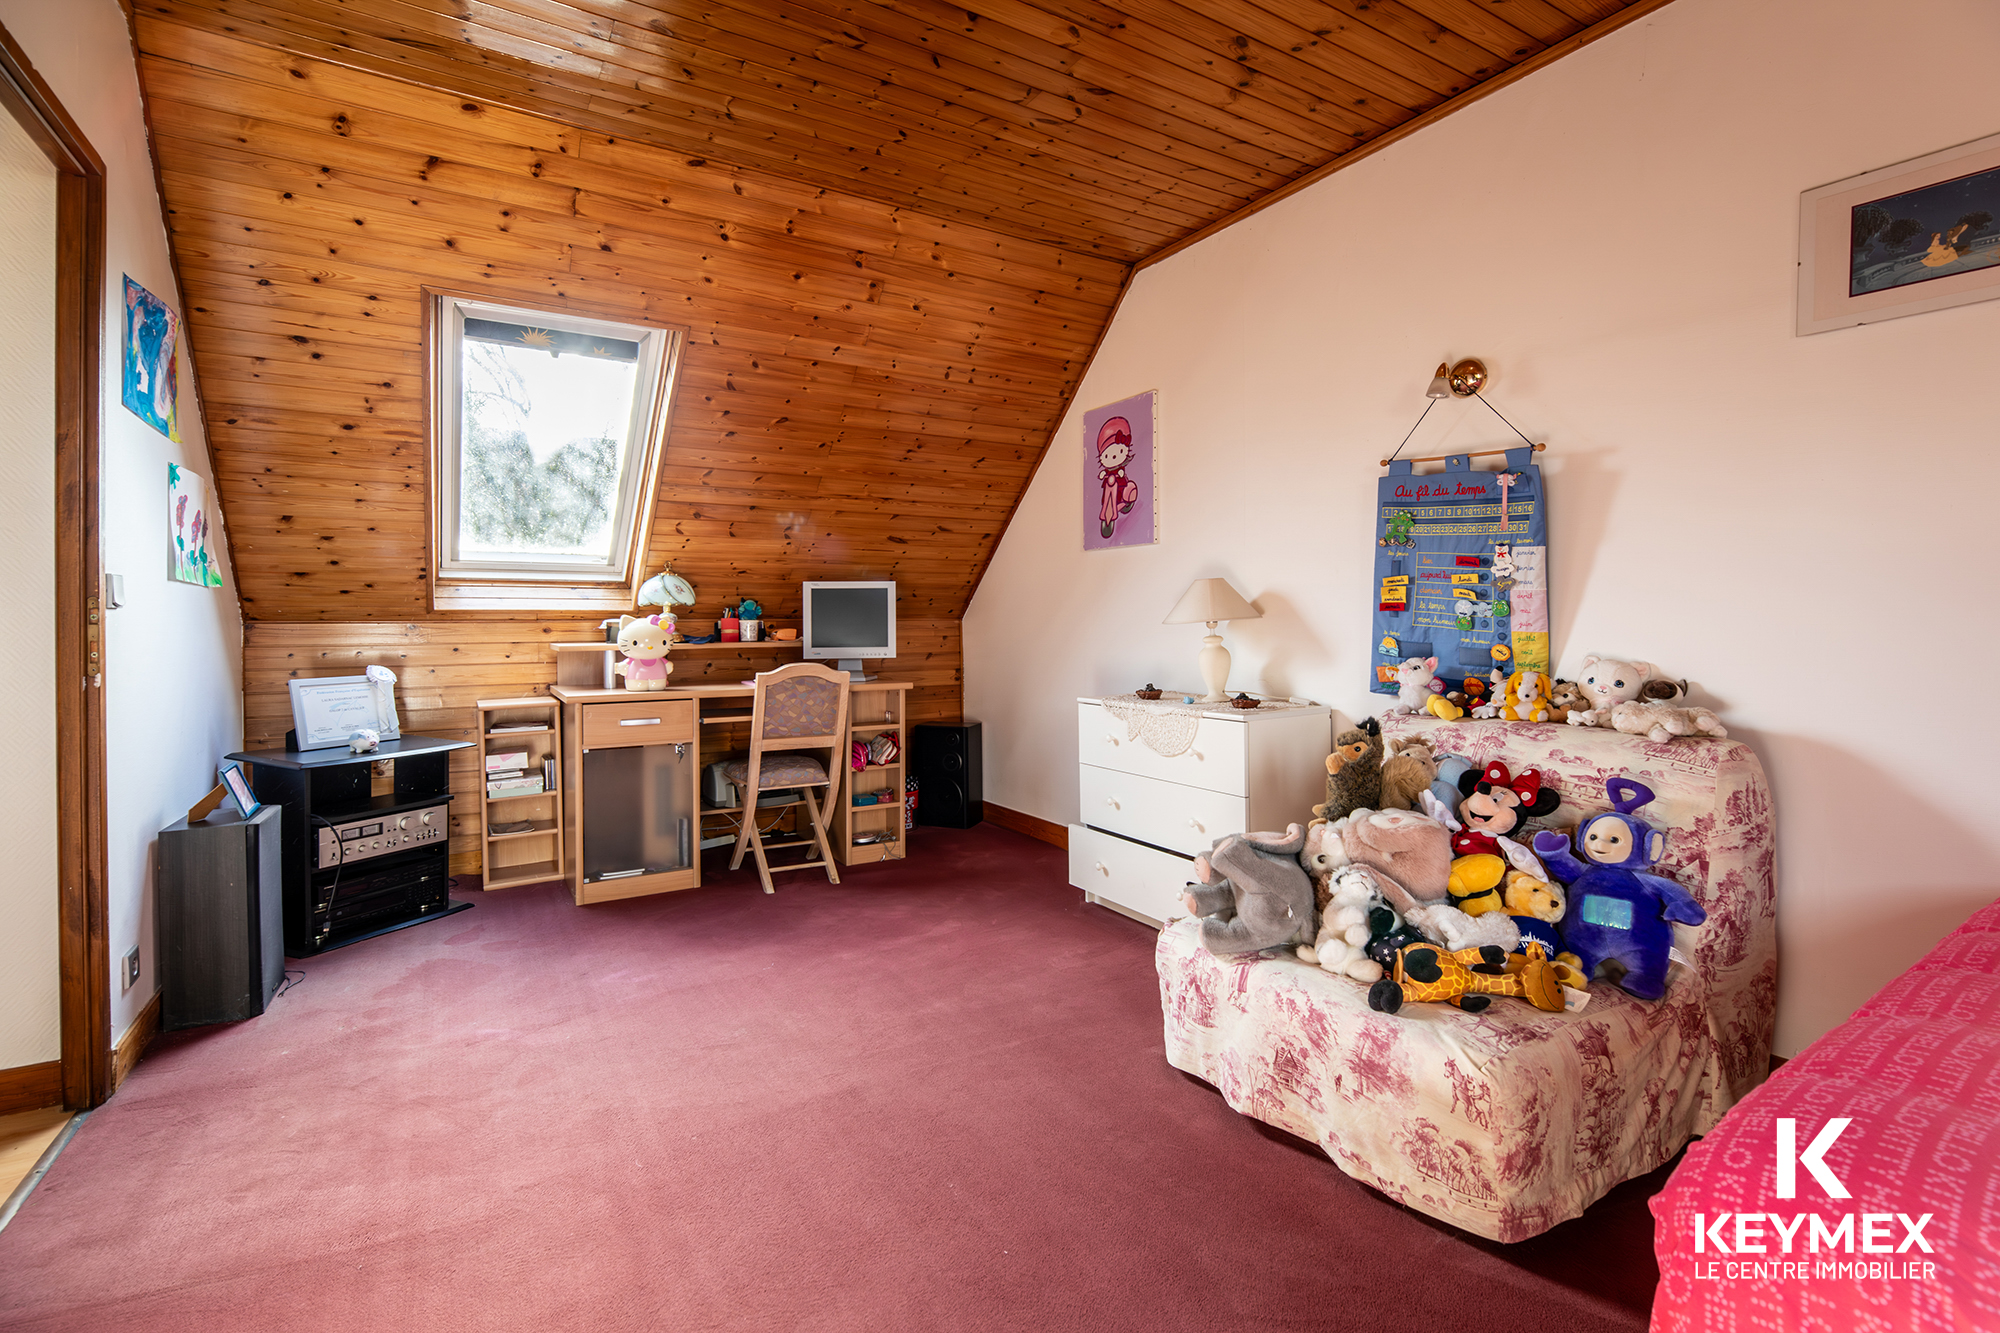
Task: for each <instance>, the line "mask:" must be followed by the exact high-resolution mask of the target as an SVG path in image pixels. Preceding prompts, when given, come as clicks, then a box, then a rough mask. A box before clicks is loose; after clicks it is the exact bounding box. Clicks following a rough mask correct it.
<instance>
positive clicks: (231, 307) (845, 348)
mask: <svg viewBox="0 0 2000 1333" xmlns="http://www.w3.org/2000/svg"><path fill="white" fill-rule="evenodd" d="M1658 2H1659V0H1639V5H1638V8H1640V9H1645V8H1651V7H1652V6H1653V5H1654V4H1656V3H1658ZM1626 8H1627V6H1626V4H1625V3H1623V0H1257V2H1256V3H1250V2H1249V0H1209V2H1208V3H1201V4H1186V3H1176V2H1175V0H1034V3H1028V0H990V3H983V4H981V6H980V7H979V10H978V11H977V12H973V11H969V10H965V9H960V8H955V7H952V6H950V5H947V4H943V3H939V2H938V0H868V2H862V0H700V2H696V0H681V2H679V3H666V2H665V0H653V2H652V3H641V2H639V0H264V2H263V3H258V2H256V0H137V8H136V12H135V28H136V33H137V37H138V42H139V46H140V51H141V76H142V82H143V86H144V89H145V93H146V97H147V103H148V109H149V114H150V117H151V122H152V125H153V127H154V133H155V144H154V146H155V151H156V155H157V160H158V164H159V169H160V174H161V182H162V186H163V193H164V197H165V201H166V204H167V207H168V210H169V219H168V221H169V226H170V228H171V232H172V240H173V246H174V253H175V256H176V262H177V264H178V266H179V270H180V276H181V282H182V287H183V294H184V299H185V301H186V304H187V306H188V310H187V312H186V316H187V325H188V328H189V333H190V340H191V344H192V348H193V356H194V362H195V367H196V370H197V374H198V382H199V386H200V390H201V396H202V400H203V407H204V411H205V415H206V420H207V425H208V432H209V440H210V447H211V450H212V452H213V455H214V462H215V470H216V482H217V486H218V488H219V490H220V493H221V496H222V503H223V513H224V516H225V519H226V522H227V531H228V535H229V538H230V543H231V547H232V553H233V555H234V558H235V568H236V574H237V578H238V581H239V584H240V586H241V592H242V598H243V606H244V612H245V614H246V615H247V616H248V617H250V618H252V619H262V620H337V621H369V620H416V619H425V618H429V616H430V614H431V613H430V612H429V610H428V596H427V590H426V587H425V578H426V574H425V548H424V514H425V505H426V482H425V443H424V438H423V429H424V417H423V363H422V323H421V308H420V300H419V292H420V288H421V287H422V286H423V285H424V284H426V283H428V284H433V285H441V286H448V287H453V288H456V289H460V290H465V291H472V292H476V293H480V294H486V295H490V296H492V297H495V298H497V299H507V300H516V301H523V302H530V303H537V304H542V305H547V306H553V307H559V308H564V307H566V308H575V309H578V310H582V311H589V312H597V313H603V314H606V315H610V316H613V317H620V318H634V319H650V320H655V321H660V322H669V323H677V324H683V325H686V326H689V327H691V328H692V329H693V330H694V338H693V345H692V347H691V349H690V351H689V353H688V355H687V359H686V361H685V363H684V370H683V374H682V378H681V385H680V390H679V394H678V398H677V402H676V404H675V408H674V414H673V424H672V431H671V435H670V437H669V439H668V442H667V448H666V455H665V463H664V472H663V476H662V484H661V487H660V491H659V497H660V498H659V502H658V509H657V511H656V521H655V535H654V541H653V549H652V553H651V554H652V560H651V565H652V567H657V566H658V564H659V563H660V562H661V561H662V560H664V559H667V558H669V557H671V558H672V559H673V562H674V566H675V568H676V569H677V570H680V571H681V572H683V573H686V574H687V575H689V576H690V577H691V578H692V579H693V580H694V582H695V583H696V585H697V587H698V588H699V589H700V590H701V592H702V594H703V602H704V605H703V606H702V607H700V608H698V610H699V611H700V612H702V613H705V614H708V615H713V614H714V611H715V609H716V608H717V607H719V605H720V604H721V603H722V601H724V600H725V599H729V598H733V597H735V596H738V595H746V594H747V595H752V596H756V597H758V598H759V599H760V600H763V601H764V602H765V603H766V605H767V607H769V608H771V611H772V614H775V615H780V616H783V615H795V614H797V602H798V583H799V581H800V580H801V579H804V578H813V577H822V578H840V577H857V578H858V577H877V578H879V577H893V578H896V579H897V580H898V581H899V584H900V586H901V591H902V596H903V599H904V600H903V605H904V611H903V613H904V614H905V615H906V616H910V617H912V618H952V617H956V616H958V615H960V614H962V612H963V610H964V607H965V604H966V602H967V601H968V600H969V598H970V596H971V594H972V591H973V588H974V586H975V585H976V582H977V579H978V575H979V573H980V571H981V570H982V569H983V568H984V565H985V562H986V560H987V558H988V557H989V556H990V554H991V551H992V549H993V546H994V543H995V542H996V541H997V539H998V535H999V533H1000V531H1001V529H1002V528H1003V527H1004V525H1005V522H1006V519H1007V517H1008V515H1009V514H1010V513H1011V512H1012V510H1013V507H1014V505H1015V503H1016V502H1017V500H1018V498H1019V496H1020V494H1021V492H1022V490H1023V489H1024V488H1025V486H1026V484H1027V481H1028V478H1029V477H1030V476H1031V475H1032V473H1033V471H1034V469H1035V466H1036V464H1037V462H1038V461H1039V459H1040V457H1041V454H1042V452H1043V450H1044V448H1045V446H1046V445H1047V443H1048V434H1049V432H1050V431H1051V429H1052V428H1053V427H1054V425H1055V423H1056V422H1057V421H1058V420H1059V419H1060V417H1061V414H1062V411H1063V407H1064V405H1065V403H1066V402H1067V400H1068V398H1069V396H1070V395H1071V393H1072V392H1073V391H1074V389H1075V387H1076V384H1077V382H1078V380H1079V378H1080V376H1081V373H1082V370H1083V366H1084V364H1085V361H1086V359H1087V357H1088V354H1089V351H1090V349H1091V347H1092V346H1093V345H1094V344H1095V341H1096V339H1097V337H1098V336H1099V334H1100V332H1101V331H1102V329H1103V327H1104V325H1105V323H1106V321H1107V320H1108V318H1109V316H1110V312H1111V310H1112V307H1113V305H1114V303H1115V301H1116V298H1117V295H1118V292H1119V291H1120V289H1121V287H1122V284H1123V283H1124V281H1125V279H1126V277H1127V275H1128V273H1129V271H1130V268H1131V266H1132V265H1133V264H1134V263H1135V262H1137V261H1142V260H1144V259H1145V258H1146V257H1147V256H1149V255H1155V254H1158V253H1159V252H1160V251H1161V250H1163V249H1165V248H1166V247H1169V246H1171V245H1172V244H1174V243H1175V242H1176V241H1178V240H1181V239H1184V238H1186V237H1187V236H1189V235H1190V234H1192V233H1194V232H1196V231H1198V230H1200V229H1201V228H1203V227H1205V226H1208V225H1211V224H1213V223H1215V222H1216V221H1217V220H1219V219H1222V218H1224V217H1226V216H1228V215H1229V214H1231V213H1233V212H1235V211H1236V210H1239V209H1241V208H1243V207H1244V206H1245V205H1248V204H1253V203H1254V201H1256V200H1257V199H1259V198H1260V197H1265V196H1268V195H1269V194H1270V193H1271V192H1272V191H1274V190H1278V189H1281V188H1282V187H1283V186H1285V185H1286V183H1287V182H1292V181H1296V180H1297V179H1299V178H1300V177H1301V176H1303V175H1306V174H1308V173H1311V172H1313V171H1314V170H1315V169H1320V168H1324V167H1325V166H1326V164H1328V163H1329V162H1333V161H1335V160H1337V159H1338V158H1339V157H1340V156H1341V155H1342V154H1345V153H1349V152H1352V151H1354V150H1355V149H1356V148H1357V147H1358V146H1363V145H1366V144H1369V143H1371V142H1373V141H1375V140H1376V139H1378V138H1379V137H1380V136H1382V135H1384V134H1385V133H1387V132H1389V131H1391V130H1393V129H1394V128H1395V127H1397V126H1399V125H1404V124H1406V123H1408V122H1410V121H1411V120H1412V119H1413V118H1415V117H1418V116H1421V115H1423V114H1425V113H1427V112H1432V113H1434V112H1436V110H1437V109H1438V108H1440V107H1442V106H1444V105H1445V104H1446V103H1448V102H1449V101H1450V100H1451V99H1452V98H1454V97H1460V96H1464V95H1466V94H1467V92H1468V90H1471V89H1474V88H1476V86H1477V85H1479V84H1480V83H1481V82H1482V81H1484V80H1488V79H1492V78H1494V77H1495V76H1497V75H1500V74H1502V73H1503V72H1504V71H1506V70H1508V69H1509V68H1510V67H1512V66H1515V65H1517V64H1519V63H1520V62H1523V61H1527V60H1531V59H1533V58H1535V57H1537V56H1538V55H1539V54H1541V53H1544V52H1547V51H1549V49H1550V48H1551V47H1553V46H1555V45H1556V44H1558V43H1563V42H1565V41H1574V40H1575V39H1576V38H1577V37H1578V35H1579V34H1580V33H1581V34H1585V35H1586V36H1587V35H1588V33H1587V31H1586V30H1587V29H1588V28H1589V26H1590V25H1592V24H1600V23H1603V22H1605V21H1607V20H1612V19H1613V18H1614V16H1615V15H1617V14H1618V13H1619V12H1620V11H1621V10H1625V9H1626Z"/></svg>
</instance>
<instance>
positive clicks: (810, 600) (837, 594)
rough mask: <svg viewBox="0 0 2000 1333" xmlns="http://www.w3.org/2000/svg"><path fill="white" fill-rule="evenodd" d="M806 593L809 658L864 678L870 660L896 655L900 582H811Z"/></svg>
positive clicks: (806, 587)
mask: <svg viewBox="0 0 2000 1333" xmlns="http://www.w3.org/2000/svg"><path fill="white" fill-rule="evenodd" d="M804 590H805V599H804V600H805V622H806V623H805V655H806V656H807V657H809V658H813V657H816V658H821V659H831V660H832V661H833V664H834V666H835V668H836V669H838V670H841V671H847V672H851V673H853V674H855V675H859V674H860V673H861V670H862V667H863V664H864V663H865V662H866V660H867V659H869V658H883V657H894V656H895V655H896V585H895V583H894V581H892V580H886V579H885V580H882V581H880V582H873V583H807V584H805V585H804Z"/></svg>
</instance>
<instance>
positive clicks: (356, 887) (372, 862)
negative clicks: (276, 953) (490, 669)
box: [229, 736, 472, 958]
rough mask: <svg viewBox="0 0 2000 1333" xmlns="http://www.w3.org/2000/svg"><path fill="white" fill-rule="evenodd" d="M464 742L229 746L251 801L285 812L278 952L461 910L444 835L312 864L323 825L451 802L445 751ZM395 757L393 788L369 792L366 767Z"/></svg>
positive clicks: (306, 952)
mask: <svg viewBox="0 0 2000 1333" xmlns="http://www.w3.org/2000/svg"><path fill="white" fill-rule="evenodd" d="M471 745H472V742H470V741H455V740H448V739H446V738H445V737H442V736H403V737H401V738H400V739H397V740H385V741H383V742H382V748H381V749H379V750H377V751H375V752H374V753H373V754H350V753H348V751H347V749H346V747H344V746H343V747H341V748H339V749H329V750H303V751H301V750H254V751H251V752H249V753H245V754H232V755H230V756H229V758H231V759H235V760H240V761H242V763H244V764H245V765H247V766H248V768H249V769H250V781H251V785H252V787H253V788H254V789H255V791H256V793H257V799H258V800H259V801H262V802H264V803H265V804H266V805H276V806H281V807H283V809H284V812H285V818H284V831H283V834H282V838H281V845H282V853H281V858H280V859H281V863H282V866H283V870H284V907H285V954H286V956H288V957H291V958H309V957H311V956H312V955H314V954H316V953H325V952H326V951H327V950H328V949H338V948H340V947H341V946H342V945H345V944H354V943H357V942H359V941H361V940H365V939H371V938H373V937H374V936H376V935H386V934H387V933H388V932H390V931H392V930H401V929H403V928H404V927H406V926H414V925H419V924H421V923H423V922H425V921H435V920H437V919H438V918H439V917H444V916H449V915H451V914H452V913H453V912H463V911H465V910H466V909H468V908H470V907H471V906H472V904H471V903H455V902H453V901H451V898H450V896H449V892H448V891H449V889H450V887H451V840H450V839H449V838H441V839H439V840H438V841H436V842H434V843H430V844H428V845H425V846H421V847H412V848H411V849H410V850H408V851H403V852H397V853H395V854H393V855H384V856H379V857H374V858H371V859H369V860H366V861H362V862H358V863H355V864H351V865H346V866H329V867H326V868H324V869H322V868H319V867H317V866H316V865H315V861H316V856H315V853H314V848H315V847H316V845H317V840H318V834H319V830H320V829H321V828H323V827H325V826H326V825H327V824H340V823H345V822H347V821H349V820H355V819H363V818H373V817H375V816H392V815H396V814H399V813H401V812H403V811H410V810H418V809H421V808H423V807H425V806H433V805H439V804H442V803H445V802H448V801H450V800H451V752H452V751H453V750H464V749H469V748H471ZM383 759H389V760H393V761H394V762H395V773H396V778H395V782H396V789H395V791H394V792H393V793H392V794H388V795H383V796H371V795H370V794H369V790H370V785H371V784H370V780H369V766H370V765H372V764H374V763H375V762H377V761H378V760H383Z"/></svg>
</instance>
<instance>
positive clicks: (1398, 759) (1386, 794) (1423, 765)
mask: <svg viewBox="0 0 2000 1333" xmlns="http://www.w3.org/2000/svg"><path fill="white" fill-rule="evenodd" d="M1437 772H1438V766H1437V759H1436V758H1435V757H1434V754H1433V752H1432V750H1431V743H1430V739H1429V738H1428V737H1425V736H1412V737H1410V738H1409V739H1408V740H1400V741H1395V742H1392V743H1391V744H1390V746H1389V757H1388V758H1387V759H1384V760H1383V761H1382V787H1381V803H1380V805H1379V807H1378V808H1380V809H1383V810H1414V809H1416V808H1417V795H1418V793H1419V792H1421V791H1423V790H1424V788H1426V787H1428V786H1430V785H1431V783H1432V781H1434V780H1435V779H1436V778H1437Z"/></svg>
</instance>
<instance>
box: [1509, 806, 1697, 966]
mask: <svg viewBox="0 0 2000 1333" xmlns="http://www.w3.org/2000/svg"><path fill="white" fill-rule="evenodd" d="M1604 789H1605V792H1606V794H1608V795H1609V796H1610V797H1611V807H1612V808H1611V809H1610V810H1609V811H1608V812H1606V813H1604V814H1601V815H1592V816H1591V817H1590V818H1589V819H1586V820H1584V821H1583V823H1582V825H1581V826H1580V827H1578V829H1577V831H1576V852H1577V854H1576V855H1571V853H1570V849H1569V842H1568V840H1567V839H1566V838H1564V837H1563V835H1562V834H1560V833H1550V832H1543V833H1537V834H1536V835H1535V854H1536V855H1537V856H1539V857H1541V858H1542V863H1543V864H1544V865H1546V866H1547V867H1548V869H1549V873H1550V874H1551V875H1553V876H1555V878H1556V879H1558V880H1560V881H1562V882H1563V883H1564V884H1566V885H1567V886H1568V887H1569V906H1568V908H1567V909H1566V910H1565V911H1564V912H1563V916H1562V922H1561V924H1560V925H1559V927H1558V929H1559V930H1560V932H1561V934H1562V939H1563V943H1564V944H1565V945H1567V946H1568V947H1569V950H1570V952H1571V953H1574V954H1575V955H1576V956H1577V959H1578V962H1579V964H1580V965H1581V967H1582V969H1583V974H1584V976H1585V977H1589V976H1590V975H1592V974H1593V973H1595V972H1596V971H1597V965H1598V964H1599V963H1602V962H1605V961H1607V960H1616V961H1617V962H1619V963H1622V964H1623V965H1624V967H1625V975H1624V976H1623V977H1621V978H1620V979H1619V981H1618V984H1619V985H1620V986H1622V987H1624V989H1625V990H1626V991H1628V992H1629V993H1631V994H1633V995H1636V996H1638V997H1639V998H1640V999H1642V1000H1657V999H1659V998H1660V997H1661V996H1662V995H1665V994H1666V993H1667V950H1668V949H1669V948H1670V947H1671V946H1672V945H1673V942H1674V932H1673V927H1672V926H1670V925H1668V924H1667V923H1668V922H1670V921H1679V922H1681V923H1683V924H1685V925H1690V926H1698V925H1700V924H1701V923H1702V922H1704V921H1706V920H1708V913H1707V912H1705V911H1703V910H1702V907H1701V904H1700V903H1698V902H1696V901H1695V900H1694V899H1693V898H1692V897H1690V896H1689V895H1688V892H1687V890H1686V889H1683V888H1682V887H1681V886H1680V885H1678V884H1676V883H1674V881H1672V880H1670V879H1667V878H1665V877H1663V876H1660V875H1651V874H1647V873H1646V868H1647V867H1648V866H1651V865H1653V864H1654V863H1655V862H1657V861H1658V860H1659V859H1660V852H1661V849H1662V848H1663V847H1664V845H1665V843H1666V835H1665V834H1664V833H1661V832H1660V831H1659V830H1658V829H1655V828H1654V827H1653V826H1652V825H1650V824H1648V823H1647V822H1646V821H1645V820H1643V819H1641V818H1639V817H1638V816H1637V815H1635V814H1633V813H1632V812H1633V811H1634V810H1637V809H1638V808H1639V807H1640V806H1642V805H1645V804H1646V803H1647V802H1648V801H1651V800H1652V799H1653V791H1652V788H1650V787H1648V786H1646V785H1645V784H1644V783H1641V782H1634V781H1633V780H1632V779H1630V778H1612V779H1610V780H1608V781H1607V782H1606V783H1605V784H1604ZM1579 857H1581V859H1578V858H1579Z"/></svg>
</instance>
